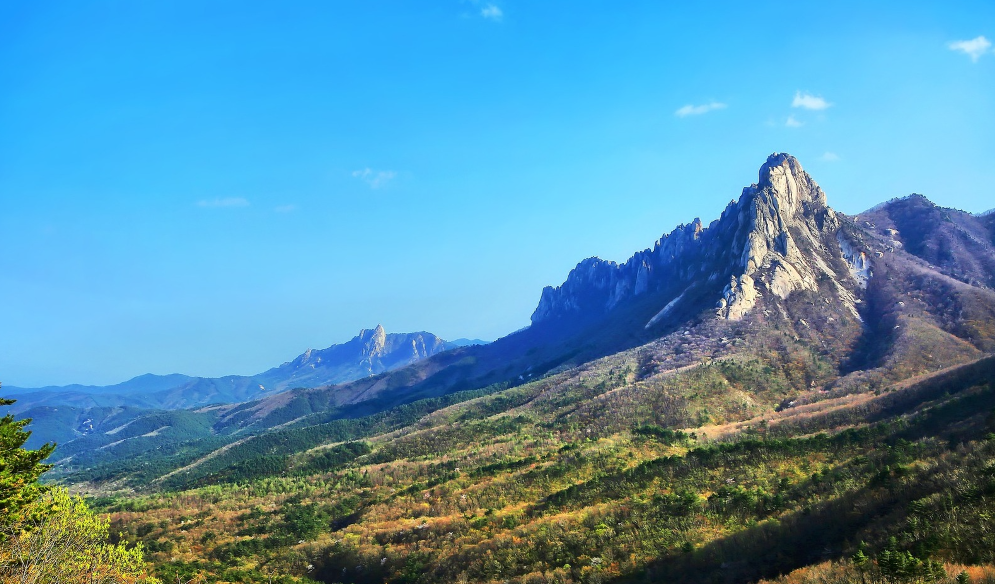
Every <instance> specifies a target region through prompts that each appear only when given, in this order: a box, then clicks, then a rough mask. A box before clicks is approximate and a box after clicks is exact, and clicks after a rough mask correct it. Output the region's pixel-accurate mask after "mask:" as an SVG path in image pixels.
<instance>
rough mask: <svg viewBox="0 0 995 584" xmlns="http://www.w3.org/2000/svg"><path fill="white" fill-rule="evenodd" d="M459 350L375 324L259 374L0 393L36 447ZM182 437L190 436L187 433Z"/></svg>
mask: <svg viewBox="0 0 995 584" xmlns="http://www.w3.org/2000/svg"><path fill="white" fill-rule="evenodd" d="M457 346H460V345H459V344H457V343H449V342H447V341H444V340H442V339H440V338H439V337H437V336H436V335H433V334H431V333H427V332H416V333H390V334H388V333H387V332H386V331H385V330H384V328H383V327H382V326H381V325H377V326H376V327H375V328H373V329H364V330H362V331H360V333H359V335H357V336H356V337H354V338H353V339H351V340H349V341H347V342H345V343H342V344H339V345H332V346H330V347H328V348H326V349H320V350H313V349H308V350H307V351H305V352H304V353H303V354H301V355H299V356H298V357H297V358H296V359H294V360H292V361H288V362H286V363H283V364H282V365H280V366H278V367H273V368H271V369H269V370H267V371H264V372H262V373H259V374H257V375H251V376H242V375H229V376H225V377H217V378H207V377H190V376H187V375H179V374H173V375H152V374H146V375H140V376H138V377H135V378H133V379H130V380H128V381H125V382H123V383H119V384H116V385H109V386H83V385H68V386H61V387H42V388H34V389H31V388H19V387H9V386H4V387H3V390H4V395H9V396H10V397H12V398H14V399H16V400H17V401H16V402H15V404H14V405H13V406H10V407H9V408H7V411H10V412H13V413H16V414H19V415H24V416H28V417H31V418H32V419H33V420H34V423H33V427H34V432H33V434H32V436H31V438H30V439H29V441H28V445H29V446H35V447H37V446H38V445H41V444H44V443H45V442H56V443H58V444H66V443H68V442H70V441H72V440H75V439H76V438H79V437H83V436H87V435H90V434H93V433H94V432H99V431H100V430H101V429H103V430H104V431H107V430H113V429H114V428H116V427H118V426H120V425H121V424H122V423H125V422H127V421H129V420H132V419H135V418H136V417H141V416H144V415H156V416H158V415H160V413H158V410H180V409H184V408H194V407H198V406H204V405H208V404H218V403H237V402H243V401H247V400H253V399H258V398H259V397H260V396H264V395H274V394H278V393H280V392H283V391H286V390H288V389H291V388H295V387H309V386H323V385H327V384H330V383H342V382H346V381H351V380H354V379H360V378H363V377H369V376H371V375H377V374H379V373H383V372H384V371H389V370H391V369H396V368H398V367H404V366H406V365H410V364H412V363H414V362H416V361H419V360H422V359H425V358H427V357H430V356H432V355H435V354H437V353H440V352H442V351H446V350H449V349H452V348H456V347H457ZM180 436H182V437H189V435H188V434H187V433H185V432H182V433H180Z"/></svg>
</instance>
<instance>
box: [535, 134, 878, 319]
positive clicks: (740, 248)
mask: <svg viewBox="0 0 995 584" xmlns="http://www.w3.org/2000/svg"><path fill="white" fill-rule="evenodd" d="M840 227H841V222H840V218H839V216H838V215H837V213H836V212H835V211H833V210H832V209H831V208H830V207H828V206H827V205H826V195H825V193H824V192H823V191H822V189H821V188H819V185H818V184H816V182H815V181H814V180H813V179H812V178H811V177H810V176H809V175H808V173H806V172H805V171H804V170H803V169H802V167H801V164H800V163H799V162H798V160H797V159H795V158H794V157H792V156H790V155H787V154H773V155H771V156H770V157H769V158H768V159H767V161H766V163H764V165H763V166H762V167H761V168H760V176H759V180H758V182H757V183H756V184H753V185H750V186H748V187H746V188H745V189H743V193H742V195H741V196H740V198H739V200H738V201H734V202H731V203H730V204H729V205H728V206H727V207H726V209H725V210H724V211H723V213H722V215H721V217H720V218H719V219H717V220H715V221H713V222H712V223H711V224H710V225H709V226H708V227H703V226H702V223H701V221H700V220H699V219H695V220H694V221H692V222H691V223H689V224H687V225H681V226H680V227H678V228H677V229H675V230H673V231H672V232H671V233H669V234H667V235H664V236H663V237H662V238H661V239H660V240H659V241H657V242H656V244H655V245H654V246H653V248H651V249H647V250H644V251H642V252H639V253H637V254H635V255H634V256H632V258H630V259H629V260H628V261H627V262H625V263H624V264H621V265H619V264H616V263H615V262H610V261H605V260H601V259H598V258H589V259H587V260H584V261H583V262H581V263H580V264H578V266H577V267H576V268H575V269H574V270H573V271H571V273H570V274H569V276H568V277H567V280H566V282H564V283H563V284H562V285H560V286H558V287H556V288H553V287H547V288H545V289H544V290H543V292H542V297H541V298H540V300H539V306H538V308H536V310H535V313H534V314H533V315H532V323H533V325H543V324H551V323H554V322H556V321H558V320H570V319H590V318H592V316H593V317H600V316H604V315H605V314H607V313H609V312H611V311H613V310H615V309H616V308H618V307H620V306H623V305H624V304H626V303H627V302H632V301H634V300H636V299H638V298H639V297H641V296H642V297H650V296H653V295H654V294H656V293H663V294H664V295H665V296H667V298H664V299H661V303H660V306H661V309H660V311H659V312H657V313H656V314H655V315H654V316H653V318H651V319H650V320H649V322H647V326H653V325H656V324H658V323H661V322H663V321H665V319H666V317H667V315H668V313H671V312H673V311H674V310H675V309H676V308H677V307H678V305H680V304H682V303H684V304H686V303H690V302H694V301H699V300H701V294H702V293H705V294H706V295H707V296H710V300H708V302H710V303H711V304H712V305H714V309H715V315H716V316H717V317H719V318H722V319H728V320H739V319H742V318H743V317H744V316H746V315H747V314H749V313H750V312H751V311H752V310H753V309H754V308H755V307H756V305H757V303H758V302H760V301H761V299H762V298H765V297H766V298H770V299H774V298H777V299H780V300H785V299H787V298H788V296H790V295H791V294H792V292H794V291H796V290H808V291H813V292H814V291H816V290H818V288H819V281H820V279H828V280H829V281H831V282H832V283H833V288H834V294H835V295H836V296H837V297H838V300H839V301H840V302H842V303H843V305H844V306H845V307H846V308H847V310H849V311H850V312H851V313H852V314H854V315H856V314H857V311H856V303H857V302H858V300H859V298H858V297H859V289H860V288H861V287H862V286H865V285H866V277H867V275H868V274H869V273H870V271H871V270H872V267H871V265H870V263H871V261H870V259H869V258H868V257H867V256H866V254H864V253H863V252H861V251H859V250H856V249H855V248H854V245H853V244H851V242H850V240H849V237H848V236H847V235H846V233H845V232H844V231H842V230H841V229H840ZM847 266H848V267H847ZM716 288H717V290H716ZM691 291H694V292H695V293H694V294H689V292H691Z"/></svg>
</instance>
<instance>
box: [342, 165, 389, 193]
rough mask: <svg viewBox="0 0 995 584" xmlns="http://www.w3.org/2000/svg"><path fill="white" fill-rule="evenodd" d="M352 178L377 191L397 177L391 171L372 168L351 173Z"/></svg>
mask: <svg viewBox="0 0 995 584" xmlns="http://www.w3.org/2000/svg"><path fill="white" fill-rule="evenodd" d="M352 176H354V177H356V178H358V179H362V180H363V182H365V183H366V184H368V185H370V188H371V189H379V188H380V187H382V186H384V185H386V184H387V183H388V182H390V181H391V180H393V178H394V177H395V176H397V173H396V172H394V171H393V170H373V169H372V168H364V169H362V170H354V171H352Z"/></svg>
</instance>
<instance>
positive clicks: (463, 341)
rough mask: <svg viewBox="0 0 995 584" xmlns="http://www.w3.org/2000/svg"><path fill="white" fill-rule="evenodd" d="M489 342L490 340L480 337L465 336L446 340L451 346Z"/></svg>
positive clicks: (466, 345)
mask: <svg viewBox="0 0 995 584" xmlns="http://www.w3.org/2000/svg"><path fill="white" fill-rule="evenodd" d="M489 343H490V341H484V340H481V339H467V338H459V339H454V340H452V341H446V344H448V345H450V346H452V347H470V346H472V345H487V344H489Z"/></svg>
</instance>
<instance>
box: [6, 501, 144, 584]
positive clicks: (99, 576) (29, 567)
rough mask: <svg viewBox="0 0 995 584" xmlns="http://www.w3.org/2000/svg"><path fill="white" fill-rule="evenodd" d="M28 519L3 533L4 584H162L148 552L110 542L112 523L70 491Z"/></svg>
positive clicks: (37, 506)
mask: <svg viewBox="0 0 995 584" xmlns="http://www.w3.org/2000/svg"><path fill="white" fill-rule="evenodd" d="M26 511H27V512H26V513H25V514H24V516H25V519H24V520H23V521H21V522H19V523H13V524H7V525H4V526H3V527H0V582H19V583H21V584H48V583H56V582H58V583H66V584H105V583H107V584H110V583H112V582H113V583H115V584H139V583H143V584H158V583H159V581H158V580H157V579H156V578H154V577H152V576H150V575H149V574H148V572H147V570H146V563H145V558H144V554H143V550H142V546H141V544H140V543H139V544H138V545H136V546H135V547H132V548H130V549H129V548H127V547H126V546H125V545H124V544H117V545H113V544H109V543H106V542H107V537H108V530H109V525H110V523H109V520H108V519H107V518H101V517H98V516H97V515H95V514H94V513H93V511H91V510H90V508H89V507H88V506H87V504H86V502H85V501H84V500H83V498H82V497H80V496H78V495H75V496H74V495H70V494H69V491H67V490H66V489H64V488H53V489H50V490H48V491H47V492H46V493H45V494H44V495H43V496H42V497H40V498H38V499H36V500H35V501H34V502H33V503H32V504H31V505H29V506H28V508H27V509H26Z"/></svg>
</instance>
